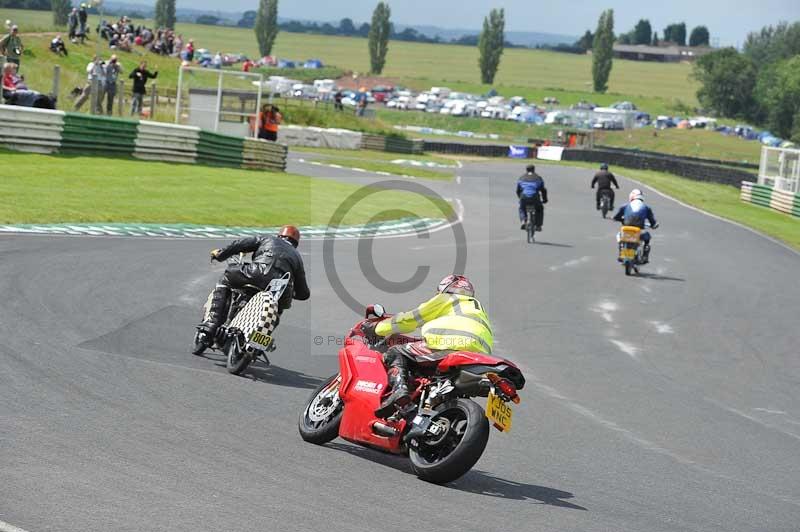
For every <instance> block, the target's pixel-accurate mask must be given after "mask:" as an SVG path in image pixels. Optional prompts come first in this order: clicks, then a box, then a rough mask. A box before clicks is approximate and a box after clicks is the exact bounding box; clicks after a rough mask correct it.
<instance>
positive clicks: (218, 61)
mask: <svg viewBox="0 0 800 532" xmlns="http://www.w3.org/2000/svg"><path fill="white" fill-rule="evenodd" d="M211 66H212V67H214V68H216V69H217V70H219V69H221V68H222V54H221V53H219V52H217V54H216V55H215V56H214V59H212V60H211Z"/></svg>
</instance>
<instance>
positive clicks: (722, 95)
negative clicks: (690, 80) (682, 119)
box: [692, 22, 800, 142]
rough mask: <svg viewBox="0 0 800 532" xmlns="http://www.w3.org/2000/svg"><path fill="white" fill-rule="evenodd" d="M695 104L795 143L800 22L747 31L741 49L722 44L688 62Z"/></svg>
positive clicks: (799, 111)
mask: <svg viewBox="0 0 800 532" xmlns="http://www.w3.org/2000/svg"><path fill="white" fill-rule="evenodd" d="M692 76H693V77H694V79H696V80H697V81H699V82H700V84H701V87H700V89H699V90H698V92H697V98H698V100H700V104H701V105H702V106H703V107H705V108H707V109H709V110H711V111H713V112H715V113H717V114H719V115H721V116H727V117H730V118H739V119H743V120H747V121H749V122H752V123H753V124H755V125H759V126H763V127H766V128H768V129H769V130H770V131H771V132H772V133H773V134H775V135H778V136H779V137H782V138H786V139H792V140H793V141H795V142H800V22H795V23H793V24H789V23H787V22H781V23H780V24H778V25H777V26H766V27H764V28H762V29H761V31H758V32H753V33H750V34H749V35H748V36H747V39H746V41H745V43H744V47H743V49H742V51H741V52H739V51H738V50H736V49H735V48H723V49H721V50H716V51H714V52H711V53H709V54H706V55H704V56H702V57H700V58H699V59H698V60H697V61H696V62H695V64H694V69H693V72H692Z"/></svg>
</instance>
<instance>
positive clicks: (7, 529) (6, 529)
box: [0, 521, 28, 532]
mask: <svg viewBox="0 0 800 532" xmlns="http://www.w3.org/2000/svg"><path fill="white" fill-rule="evenodd" d="M0 532H28V531H27V530H25V529H23V528H20V527H18V526H14V525H12V524H9V523H6V522H5V521H0Z"/></svg>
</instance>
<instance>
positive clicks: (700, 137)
mask: <svg viewBox="0 0 800 532" xmlns="http://www.w3.org/2000/svg"><path fill="white" fill-rule="evenodd" d="M595 144H597V145H603V146H614V147H618V148H630V149H637V150H645V151H658V152H662V153H669V154H672V155H682V156H688V157H703V158H706V159H721V160H724V161H736V162H748V163H754V164H758V162H759V161H760V160H761V143H759V142H757V141H752V140H744V139H740V138H739V137H729V136H726V135H722V134H721V133H717V132H716V131H709V130H705V129H692V130H686V129H677V128H672V129H664V130H658V131H656V130H655V129H653V128H651V127H648V128H643V129H631V130H628V131H600V132H597V133H596V136H595Z"/></svg>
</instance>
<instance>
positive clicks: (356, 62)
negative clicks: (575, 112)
mask: <svg viewBox="0 0 800 532" xmlns="http://www.w3.org/2000/svg"><path fill="white" fill-rule="evenodd" d="M2 18H3V19H6V18H10V19H12V20H14V21H15V22H17V23H18V24H20V30H21V31H22V32H23V33H27V32H31V31H52V30H53V29H54V28H53V26H52V15H51V13H50V12H44V11H26V10H13V9H4V10H2ZM98 20H99V17H96V16H92V17H90V26H91V27H92V31H94V27H95V26H96V25H97V21H98ZM136 22H139V21H136ZM148 23H150V24H152V22H151V21H148ZM62 30H63V28H62ZM176 31H177V32H178V33H182V34H183V36H184V37H185V38H190V37H191V38H194V40H195V44H196V45H197V47H198V48H208V49H209V50H210V51H211V52H212V53H215V52H216V51H221V52H242V53H245V54H248V55H250V56H251V57H256V56H257V55H258V48H257V46H256V40H255V36H254V34H253V30H251V29H245V28H230V27H220V26H204V25H198V24H185V23H179V24H178V25H177V28H176ZM92 36H94V35H92ZM106 49H107V47H106ZM273 53H274V54H276V55H278V56H280V57H287V58H291V59H298V60H305V59H309V58H319V59H322V61H323V62H324V63H326V64H330V65H335V66H337V67H339V68H343V69H347V70H352V71H354V72H361V73H366V72H367V71H368V69H369V54H368V51H367V41H366V39H358V38H353V37H337V36H324V35H310V34H299V33H287V32H281V33H279V34H278V38H277V40H276V42H275V49H274V51H273ZM690 70H691V67H690V66H689V65H686V64H665V63H649V62H642V61H623V60H615V61H614V68H613V70H612V72H611V80H610V82H609V92H610V93H614V94H615V95H617V97H616V98H615V97H612V98H611V99H612V100H613V99H623V98H624V99H634V100H636V99H637V98H640V97H642V98H648V99H652V98H658V99H661V100H663V105H672V104H675V103H677V102H678V101H680V102H682V103H683V104H687V105H696V97H695V91H696V89H697V86H696V84H695V83H694V82H692V81H690V80H689V79H688V75H689V72H690ZM383 75H385V76H389V77H396V78H400V79H402V80H404V81H406V80H409V84H411V83H410V80H425V83H424V84H423V85H426V84H430V85H440V84H443V83H445V82H446V83H467V84H472V85H474V89H475V91H476V92H485V91H486V90H488V89H489V88H490V86H488V85H480V73H479V70H478V50H477V47H468V46H454V45H435V44H424V43H406V42H399V41H392V42H390V44H389V55H388V58H387V64H386V70H385V72H384V73H383ZM416 84H418V83H416ZM495 85H496V86H508V87H520V88H532V89H560V90H563V91H577V92H580V93H587V92H588V91H590V89H591V56H586V55H575V54H563V53H555V52H548V51H541V50H526V49H508V50H506V51H505V52H504V55H503V59H502V62H501V64H500V70H499V72H498V75H497V79H496V84H495ZM538 101H541V100H540V99H539V100H538ZM598 103H601V102H598Z"/></svg>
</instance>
